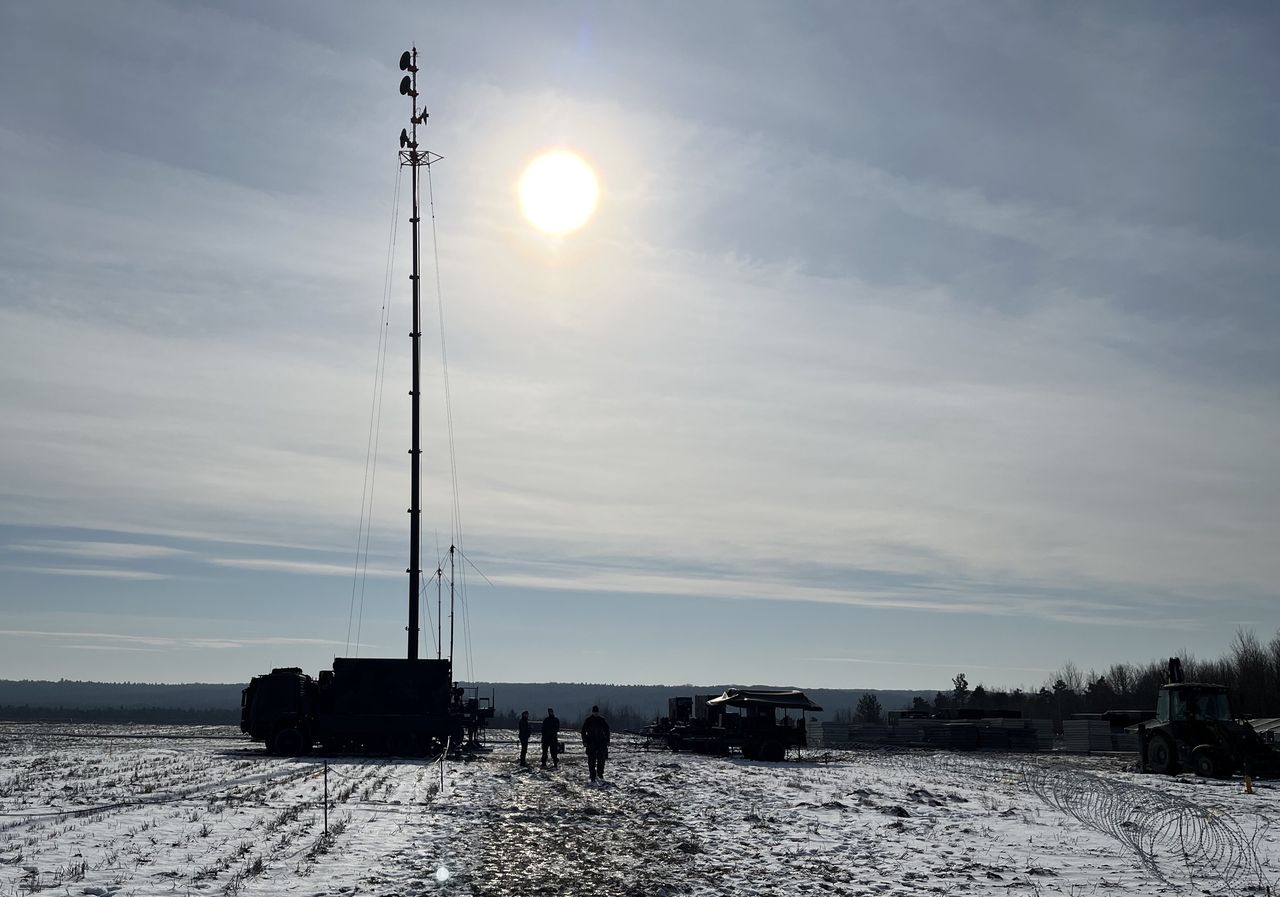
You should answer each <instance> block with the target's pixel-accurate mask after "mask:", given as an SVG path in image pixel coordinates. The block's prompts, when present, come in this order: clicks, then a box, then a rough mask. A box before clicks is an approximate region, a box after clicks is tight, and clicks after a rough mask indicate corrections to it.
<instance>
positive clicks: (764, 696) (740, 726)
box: [644, 688, 822, 763]
mask: <svg viewBox="0 0 1280 897" xmlns="http://www.w3.org/2000/svg"><path fill="white" fill-rule="evenodd" d="M779 710H781V711H783V717H782V718H781V719H779V718H778V716H777V711H779ZM792 710H796V711H799V713H798V714H797V715H796V716H795V717H792V716H791V715H790V711H792ZM821 710H822V708H821V707H819V706H818V705H817V704H815V703H813V701H811V700H809V699H808V698H807V697H806V696H805V694H804V692H801V691H765V690H761V689H746V688H730V689H726V690H725V692H724V693H723V694H720V695H694V696H693V697H676V698H671V699H670V701H669V712H670V716H668V717H667V718H665V719H662V720H659V721H658V722H657V723H655V724H654V725H652V726H648V727H646V729H645V730H644V734H646V735H648V736H650V737H651V738H653V739H656V740H660V741H661V742H662V743H664V744H665V745H666V746H667V747H668V748H670V749H671V750H673V751H690V752H693V753H699V754H728V753H730V752H731V751H733V750H739V751H741V752H742V756H743V757H745V758H747V759H748V760H768V761H771V762H775V763H776V762H778V761H780V760H783V759H785V757H786V754H787V749H788V748H792V747H795V748H802V747H806V746H807V744H808V742H807V739H806V734H805V733H806V731H807V727H806V726H805V720H804V714H805V713H808V712H814V713H817V712H820V711H821Z"/></svg>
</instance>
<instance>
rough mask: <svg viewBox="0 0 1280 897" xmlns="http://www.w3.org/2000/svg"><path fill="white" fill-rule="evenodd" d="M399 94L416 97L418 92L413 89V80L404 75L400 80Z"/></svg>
mask: <svg viewBox="0 0 1280 897" xmlns="http://www.w3.org/2000/svg"><path fill="white" fill-rule="evenodd" d="M400 93H402V94H403V95H404V96H406V97H416V96H417V95H418V92H417V91H416V90H414V89H413V79H412V78H410V77H409V76H408V75H405V76H404V77H403V78H401V79H400Z"/></svg>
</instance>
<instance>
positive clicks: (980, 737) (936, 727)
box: [808, 719, 1053, 753]
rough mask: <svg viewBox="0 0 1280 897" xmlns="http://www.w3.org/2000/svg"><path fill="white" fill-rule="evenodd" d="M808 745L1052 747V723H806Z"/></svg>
mask: <svg viewBox="0 0 1280 897" xmlns="http://www.w3.org/2000/svg"><path fill="white" fill-rule="evenodd" d="M808 739H809V747H811V748H827V749H839V748H849V747H855V746H857V745H862V744H898V745H930V746H932V747H937V748H941V749H944V750H951V751H973V750H988V751H1019V752H1025V753H1030V752H1034V751H1044V750H1050V749H1051V748H1052V747H1053V723H1052V721H1051V720H1041V719H974V720H946V719H911V720H902V721H900V722H899V723H898V724H897V725H894V726H885V725H881V724H878V723H828V722H823V723H810V724H809V730H808Z"/></svg>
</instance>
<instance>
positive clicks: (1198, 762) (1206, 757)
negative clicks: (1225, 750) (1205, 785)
mask: <svg viewBox="0 0 1280 897" xmlns="http://www.w3.org/2000/svg"><path fill="white" fill-rule="evenodd" d="M1191 768H1192V769H1193V770H1195V773H1196V775H1198V776H1200V778H1202V779H1225V778H1227V777H1228V776H1230V775H1231V770H1230V769H1229V768H1228V767H1227V764H1226V763H1224V762H1223V761H1222V758H1221V757H1219V756H1218V755H1217V754H1216V753H1214V751H1213V748H1211V747H1207V746H1206V747H1198V748H1196V749H1195V750H1194V751H1192V752H1191Z"/></svg>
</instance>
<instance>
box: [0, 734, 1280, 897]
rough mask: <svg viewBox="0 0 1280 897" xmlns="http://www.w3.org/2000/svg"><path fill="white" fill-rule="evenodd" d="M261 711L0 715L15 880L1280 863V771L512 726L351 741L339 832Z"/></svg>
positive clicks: (279, 884) (313, 886) (1221, 890)
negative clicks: (1239, 776) (753, 746)
mask: <svg viewBox="0 0 1280 897" xmlns="http://www.w3.org/2000/svg"><path fill="white" fill-rule="evenodd" d="M72 734H75V735H77V736H78V737H70V736H71V735H72ZM237 734H238V733H234V732H233V731H232V730H227V729H190V728H174V729H172V730H170V731H169V732H167V733H166V732H159V731H158V730H156V729H154V728H148V729H145V730H142V729H131V728H129V727H119V726H114V727H77V728H76V729H75V730H74V733H73V732H72V730H71V729H70V727H68V726H51V725H29V724H5V723H0V897H7V895H18V894H25V893H29V892H32V891H38V890H46V891H48V892H49V893H51V894H68V895H80V894H89V895H107V894H112V895H115V894H119V895H131V894H189V893H195V894H244V895H252V894H299V895H307V897H311V895H321V894H341V895H350V894H357V893H358V894H377V895H382V894H441V895H494V897H498V895H502V897H525V895H560V894H565V895H627V897H641V895H646V897H656V895H677V894H680V895H685V894H689V895H711V894H725V895H734V897H748V895H750V897H756V895H779V897H783V895H798V894H815V895H826V894H834V895H907V894H911V895H915V894H970V895H981V894H993V895H994V894H999V895H1010V894H1011V895H1019V894H1026V895H1049V894H1067V895H1079V897H1084V895H1094V894H1109V893H1116V894H1124V893H1132V894H1198V895H1199V894H1269V893H1271V888H1273V887H1275V882H1276V881H1277V879H1280V845H1278V843H1277V837H1280V827H1278V826H1277V825H1276V822H1277V821H1278V820H1280V789H1277V788H1275V787H1273V786H1272V785H1270V784H1269V783H1261V784H1259V785H1258V786H1256V790H1257V793H1255V794H1244V793H1243V787H1242V785H1241V783H1240V781H1239V780H1236V781H1234V782H1206V781H1202V780H1197V779H1194V778H1192V777H1189V776H1184V777H1180V778H1178V779H1176V780H1169V779H1163V778H1157V777H1153V776H1140V775H1136V774H1134V773H1131V772H1129V771H1127V770H1126V769H1125V768H1124V764H1123V763H1122V762H1121V761H1119V760H1114V759H1104V758H1084V757H1060V758H1050V759H1045V758H1035V757H1023V756H1015V755H977V754H968V755H958V754H941V753H932V754H925V753H902V752H896V753H885V752H836V753H832V754H829V755H827V758H828V762H803V763H786V764H777V765H774V764H767V763H754V762H746V761H742V760H723V759H715V758H708V757H698V756H691V755H686V754H669V753H665V752H649V751H645V750H644V749H643V747H642V745H641V743H640V742H638V741H629V740H626V739H622V740H616V742H615V745H614V750H613V753H612V756H611V758H610V763H609V768H608V783H607V784H605V785H604V786H601V787H598V786H592V785H589V784H588V782H587V776H586V763H585V760H584V758H583V757H582V754H581V752H580V751H574V752H571V753H570V754H568V755H567V756H566V757H565V759H564V761H563V762H562V764H561V767H560V769H558V770H550V771H544V770H541V769H539V768H537V767H536V765H535V766H534V767H533V768H530V769H520V768H518V767H517V766H516V765H515V762H514V761H515V748H514V745H512V744H510V743H499V744H496V745H495V746H494V751H493V752H492V754H489V755H487V756H485V757H484V758H483V759H480V760H477V761H475V762H471V763H445V764H444V765H443V767H441V766H440V765H438V764H432V763H429V762H426V761H420V760H414V761H397V760H394V759H388V758H375V759H357V758H330V759H329V761H328V766H329V781H328V785H329V797H330V808H329V833H328V835H326V834H325V833H324V817H323V794H324V761H323V760H322V759H319V758H307V759H304V760H283V759H276V758H271V757H267V756H266V755H265V754H263V752H262V749H261V747H260V746H259V745H249V744H248V743H246V742H244V741H242V740H240V739H239V738H238V737H235V736H236V735H237ZM173 736H186V737H173ZM192 736H194V737H192ZM571 747H572V746H571ZM442 779H443V787H441V782H442Z"/></svg>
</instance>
